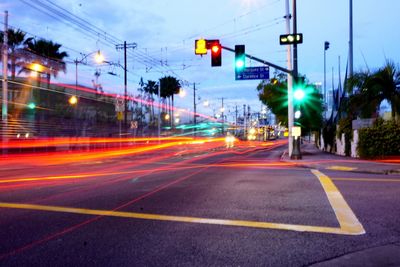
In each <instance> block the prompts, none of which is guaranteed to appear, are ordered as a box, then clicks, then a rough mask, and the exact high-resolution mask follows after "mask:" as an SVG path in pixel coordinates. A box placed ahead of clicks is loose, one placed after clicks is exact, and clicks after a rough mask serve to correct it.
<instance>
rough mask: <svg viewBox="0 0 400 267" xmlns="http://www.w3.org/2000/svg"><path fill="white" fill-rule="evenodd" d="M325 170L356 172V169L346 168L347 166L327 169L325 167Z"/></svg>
mask: <svg viewBox="0 0 400 267" xmlns="http://www.w3.org/2000/svg"><path fill="white" fill-rule="evenodd" d="M326 169H327V170H333V171H353V170H356V169H357V168H354V167H347V166H329V167H326Z"/></svg>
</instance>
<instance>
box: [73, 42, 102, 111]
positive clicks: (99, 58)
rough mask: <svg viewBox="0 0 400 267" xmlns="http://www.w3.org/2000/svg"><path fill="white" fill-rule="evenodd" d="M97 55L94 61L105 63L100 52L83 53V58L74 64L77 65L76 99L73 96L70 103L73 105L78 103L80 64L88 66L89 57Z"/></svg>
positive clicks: (76, 60)
mask: <svg viewBox="0 0 400 267" xmlns="http://www.w3.org/2000/svg"><path fill="white" fill-rule="evenodd" d="M95 53H96V55H95V57H94V59H95V61H96V63H102V62H103V61H104V57H103V55H102V54H101V53H100V50H97V51H94V52H91V53H89V54H82V53H81V56H82V58H81V59H80V60H78V59H75V60H74V63H75V95H74V96H75V97H74V96H72V97H71V98H70V103H71V104H73V105H74V104H76V103H77V92H78V64H79V63H84V64H86V60H87V58H88V57H89V56H91V55H93V54H95Z"/></svg>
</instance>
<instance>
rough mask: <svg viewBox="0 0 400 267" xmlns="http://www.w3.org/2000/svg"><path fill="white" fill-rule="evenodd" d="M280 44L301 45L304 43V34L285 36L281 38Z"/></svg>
mask: <svg viewBox="0 0 400 267" xmlns="http://www.w3.org/2000/svg"><path fill="white" fill-rule="evenodd" d="M279 43H280V44H281V45H290V44H301V43H303V34H302V33H297V34H283V35H280V36H279Z"/></svg>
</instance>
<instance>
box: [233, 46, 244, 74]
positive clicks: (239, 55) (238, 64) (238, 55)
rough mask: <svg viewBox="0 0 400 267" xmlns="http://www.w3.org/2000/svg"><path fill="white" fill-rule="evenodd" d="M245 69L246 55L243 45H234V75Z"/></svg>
mask: <svg viewBox="0 0 400 267" xmlns="http://www.w3.org/2000/svg"><path fill="white" fill-rule="evenodd" d="M245 68H246V53H245V46H244V45H235V73H236V74H237V73H240V72H242V71H243V70H244V69H245Z"/></svg>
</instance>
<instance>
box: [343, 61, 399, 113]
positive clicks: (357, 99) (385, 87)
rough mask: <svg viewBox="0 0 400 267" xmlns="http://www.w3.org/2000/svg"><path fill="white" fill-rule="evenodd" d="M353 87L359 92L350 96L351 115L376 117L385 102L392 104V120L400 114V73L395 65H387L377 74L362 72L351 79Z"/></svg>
mask: <svg viewBox="0 0 400 267" xmlns="http://www.w3.org/2000/svg"><path fill="white" fill-rule="evenodd" d="M349 83H350V85H351V86H353V87H355V88H358V92H357V93H355V94H354V95H352V96H350V105H349V109H350V113H352V114H354V115H355V114H357V113H360V115H361V116H362V117H371V116H374V113H376V111H377V110H378V108H379V106H380V104H381V103H382V101H383V100H387V101H388V102H389V104H391V108H392V119H395V118H396V117H398V115H399V112H400V72H399V70H398V69H397V68H396V66H395V64H394V63H393V62H391V61H387V62H386V65H385V66H384V67H382V68H380V69H378V70H377V71H375V72H370V71H361V72H358V73H355V74H354V76H353V77H352V78H350V80H349Z"/></svg>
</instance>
